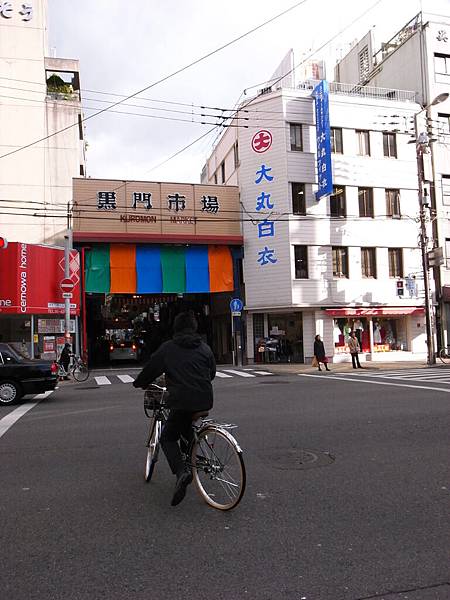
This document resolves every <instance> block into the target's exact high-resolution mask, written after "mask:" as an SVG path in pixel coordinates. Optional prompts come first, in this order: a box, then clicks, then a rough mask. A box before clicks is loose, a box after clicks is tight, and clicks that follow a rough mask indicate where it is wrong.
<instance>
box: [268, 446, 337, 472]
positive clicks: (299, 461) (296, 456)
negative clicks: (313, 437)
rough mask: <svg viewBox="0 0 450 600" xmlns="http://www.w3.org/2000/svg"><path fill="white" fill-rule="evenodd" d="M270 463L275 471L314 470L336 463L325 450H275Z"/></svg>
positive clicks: (272, 452)
mask: <svg viewBox="0 0 450 600" xmlns="http://www.w3.org/2000/svg"><path fill="white" fill-rule="evenodd" d="M266 458H267V457H266ZM269 461H270V462H271V463H272V466H273V467H275V469H280V470H292V469H312V468H314V467H326V466H328V465H331V464H332V463H333V462H334V461H335V457H334V456H333V455H332V454H330V452H328V451H323V450H308V449H307V448H287V449H286V448H275V449H274V450H272V451H271V454H270V457H269Z"/></svg>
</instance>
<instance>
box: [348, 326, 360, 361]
mask: <svg viewBox="0 0 450 600" xmlns="http://www.w3.org/2000/svg"><path fill="white" fill-rule="evenodd" d="M347 344H348V349H349V350H350V354H351V356H352V366H353V368H354V369H356V368H358V369H362V367H361V365H360V363H359V356H358V352H361V347H360V345H359V342H358V338H357V337H356V333H355V332H354V331H352V332H351V333H350V338H349V340H348V342H347Z"/></svg>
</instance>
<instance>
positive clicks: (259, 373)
mask: <svg viewBox="0 0 450 600" xmlns="http://www.w3.org/2000/svg"><path fill="white" fill-rule="evenodd" d="M254 372H255V373H258V375H273V373H270V372H269V371H258V370H257V369H254Z"/></svg>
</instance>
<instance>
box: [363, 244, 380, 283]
mask: <svg viewBox="0 0 450 600" xmlns="http://www.w3.org/2000/svg"><path fill="white" fill-rule="evenodd" d="M361 277H362V278H363V279H377V249H376V248H374V247H370V246H364V247H362V248H361Z"/></svg>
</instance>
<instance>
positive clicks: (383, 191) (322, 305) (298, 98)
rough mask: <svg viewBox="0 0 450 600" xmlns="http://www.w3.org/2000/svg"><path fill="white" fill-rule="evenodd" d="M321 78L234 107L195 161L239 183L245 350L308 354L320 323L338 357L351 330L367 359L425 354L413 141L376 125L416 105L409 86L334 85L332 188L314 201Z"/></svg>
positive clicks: (265, 355) (252, 357) (217, 178)
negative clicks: (203, 157) (208, 151)
mask: <svg viewBox="0 0 450 600" xmlns="http://www.w3.org/2000/svg"><path fill="white" fill-rule="evenodd" d="M317 83H318V82H317V81H316V82H312V81H311V82H305V83H304V84H300V86H299V87H297V89H287V88H283V89H279V90H276V91H273V92H268V93H267V92H266V91H265V93H263V94H261V95H259V96H258V97H256V98H255V99H253V101H252V102H251V103H250V104H249V105H248V106H246V108H245V110H244V109H243V107H242V106H241V109H240V111H239V113H238V114H237V117H236V119H235V120H234V122H233V125H235V126H234V127H229V128H228V129H227V131H226V132H225V133H224V135H223V136H222V138H221V139H220V140H219V142H218V143H217V145H216V147H215V148H214V150H213V152H212V155H211V156H210V158H209V159H208V161H207V163H206V165H205V167H204V169H203V172H202V182H204V183H218V184H222V183H230V184H237V185H239V188H240V194H241V203H242V208H243V212H242V218H243V232H244V282H245V310H246V331H247V345H246V346H247V349H246V352H247V357H248V359H249V361H250V362H252V361H255V362H258V361H260V360H269V357H274V356H275V355H276V358H277V359H282V360H283V359H284V360H292V361H302V360H305V362H308V361H309V360H310V359H311V357H312V355H313V342H314V336H315V335H316V334H320V335H321V336H323V338H324V343H325V348H326V351H327V353H328V354H329V355H330V356H332V357H333V360H334V361H337V362H338V361H348V360H349V359H350V357H349V354H348V349H347V348H346V340H347V339H348V334H349V332H350V330H351V329H354V330H355V331H356V333H357V335H358V337H359V338H360V341H361V345H362V347H363V357H364V358H365V359H366V360H374V361H376V360H393V361H395V360H417V359H423V358H424V357H425V356H426V340H425V324H424V309H423V301H424V295H423V276H422V268H421V253H420V250H419V249H418V243H417V239H418V233H419V229H418V223H417V221H416V219H417V215H418V211H419V207H418V195H417V171H416V158H415V149H414V145H410V144H408V141H409V137H408V136H407V135H404V134H396V133H394V132H390V131H388V132H385V131H384V130H385V127H384V126H383V125H382V124H381V122H382V121H383V119H384V117H382V115H385V114H387V113H388V112H389V113H390V112H391V111H392V112H394V113H395V114H397V115H400V117H401V118H406V119H407V118H410V117H411V115H413V114H414V113H415V112H416V111H417V110H419V108H420V107H419V105H417V104H416V103H415V94H414V93H413V92H402V91H398V90H394V89H386V90H380V89H371V88H366V89H365V91H364V95H361V93H359V92H358V90H356V89H354V86H350V85H343V84H330V124H331V135H332V152H333V153H332V169H333V183H334V186H335V193H334V194H333V195H332V196H331V197H327V198H323V199H321V200H319V201H317V200H316V198H315V192H316V190H317V167H316V130H315V118H314V100H313V98H312V97H311V92H312V89H313V87H314V86H315V85H316V84H317ZM246 111H247V112H246ZM244 117H245V118H248V119H249V121H244V120H241V119H243V118H244ZM236 125H237V126H236ZM244 125H248V127H245V126H244ZM261 132H262V133H261ZM270 141H271V145H270V147H267V146H268V145H269V143H270ZM263 165H264V167H265V169H270V171H266V170H265V169H264V167H263ZM263 171H264V173H263ZM267 176H268V177H267ZM270 177H273V179H271V180H269V179H270ZM259 180H261V181H260V182H259ZM258 205H260V206H259V207H258V208H259V210H258V208H257V206H258ZM405 284H406V285H407V286H408V289H406V287H405V289H404V295H403V296H400V295H399V294H398V286H400V287H403V286H404V285H405ZM263 338H266V343H265V344H263V343H262V341H261V340H263ZM267 338H272V339H273V340H274V341H273V342H271V341H269V343H267ZM271 345H273V346H274V347H275V348H276V351H270V350H268V348H269V346H271ZM264 348H266V349H265V350H264Z"/></svg>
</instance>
